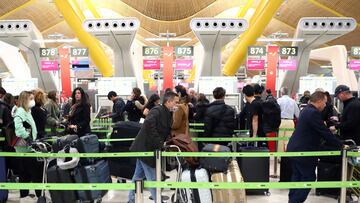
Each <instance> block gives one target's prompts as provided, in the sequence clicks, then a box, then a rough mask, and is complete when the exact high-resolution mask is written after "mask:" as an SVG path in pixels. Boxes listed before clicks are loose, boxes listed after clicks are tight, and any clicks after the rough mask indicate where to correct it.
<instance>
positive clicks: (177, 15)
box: [123, 0, 216, 21]
mask: <svg viewBox="0 0 360 203" xmlns="http://www.w3.org/2000/svg"><path fill="white" fill-rule="evenodd" d="M215 1H216V0H181V1H174V0H167V1H164V0H123V2H124V3H125V4H127V5H129V6H130V7H132V8H134V9H136V10H137V11H138V12H140V13H142V14H144V15H145V16H148V17H150V18H152V19H156V20H163V21H174V20H181V19H184V18H187V17H189V16H192V15H195V14H196V13H198V12H199V11H201V10H203V9H205V8H206V7H207V6H208V5H210V4H212V3H214V2H215Z"/></svg>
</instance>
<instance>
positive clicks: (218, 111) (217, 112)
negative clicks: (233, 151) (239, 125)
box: [204, 87, 235, 145]
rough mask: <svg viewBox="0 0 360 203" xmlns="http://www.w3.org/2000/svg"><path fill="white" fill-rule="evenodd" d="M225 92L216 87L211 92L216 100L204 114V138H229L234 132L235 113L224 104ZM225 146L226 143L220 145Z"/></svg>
mask: <svg viewBox="0 0 360 203" xmlns="http://www.w3.org/2000/svg"><path fill="white" fill-rule="evenodd" d="M225 94H226V91H225V89H224V88H222V87H217V88H215V89H214V91H213V96H214V98H215V99H216V100H215V101H214V102H212V103H210V105H209V107H208V108H207V110H206V113H205V119H204V124H205V126H204V136H205V137H231V136H232V135H233V133H234V130H235V119H234V117H235V111H234V109H233V108H231V107H230V106H228V105H226V104H225V102H224V99H225ZM220 144H222V145H226V144H228V143H224V142H222V143H220Z"/></svg>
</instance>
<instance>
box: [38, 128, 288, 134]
mask: <svg viewBox="0 0 360 203" xmlns="http://www.w3.org/2000/svg"><path fill="white" fill-rule="evenodd" d="M189 131H190V132H193V133H201V132H205V131H204V130H203V129H193V128H190V129H189ZM279 131H280V132H283V131H294V129H293V128H281V129H279ZM45 132H51V129H49V128H46V129H45ZM56 132H64V129H62V128H57V129H56ZM91 132H94V133H112V130H109V129H94V130H91ZM234 132H235V133H248V132H249V130H234Z"/></svg>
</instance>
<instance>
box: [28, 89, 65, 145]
mask: <svg viewBox="0 0 360 203" xmlns="http://www.w3.org/2000/svg"><path fill="white" fill-rule="evenodd" d="M34 100H35V106H34V107H32V108H31V115H32V117H33V119H34V121H35V124H36V130H37V138H38V139H41V138H44V137H46V132H45V126H46V124H48V125H49V126H51V127H54V128H55V127H56V126H57V125H58V124H59V122H58V121H57V120H55V119H54V118H52V117H50V115H49V113H48V111H47V110H46V109H45V107H44V105H45V103H46V95H45V92H44V91H43V90H41V89H37V90H35V91H34Z"/></svg>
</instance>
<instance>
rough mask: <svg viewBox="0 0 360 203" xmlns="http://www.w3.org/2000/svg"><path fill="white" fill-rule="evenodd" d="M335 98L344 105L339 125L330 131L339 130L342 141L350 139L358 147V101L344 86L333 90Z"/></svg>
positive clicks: (359, 133) (359, 139) (359, 142)
mask: <svg viewBox="0 0 360 203" xmlns="http://www.w3.org/2000/svg"><path fill="white" fill-rule="evenodd" d="M335 96H336V97H337V98H338V99H339V100H340V101H342V102H343V103H344V109H343V112H342V115H341V117H340V123H338V124H336V125H335V126H333V127H331V128H330V129H331V130H332V131H336V130H340V136H341V138H342V139H344V140H346V139H352V140H354V141H355V142H356V144H357V145H360V125H359V124H360V100H359V99H358V98H355V97H354V96H353V94H352V93H351V91H350V88H349V87H348V86H346V85H339V86H337V87H336V89H335Z"/></svg>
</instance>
